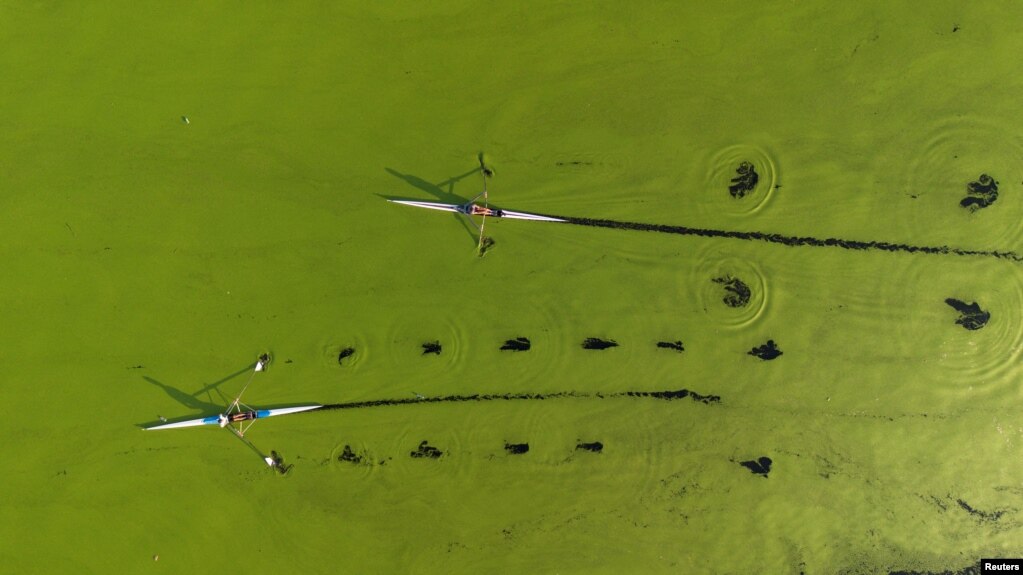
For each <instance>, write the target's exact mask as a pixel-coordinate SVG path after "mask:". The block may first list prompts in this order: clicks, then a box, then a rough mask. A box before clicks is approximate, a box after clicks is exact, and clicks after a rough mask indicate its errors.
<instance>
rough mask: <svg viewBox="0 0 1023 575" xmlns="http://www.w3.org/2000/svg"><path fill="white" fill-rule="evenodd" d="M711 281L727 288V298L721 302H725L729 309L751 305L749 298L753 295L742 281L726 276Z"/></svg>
mask: <svg viewBox="0 0 1023 575" xmlns="http://www.w3.org/2000/svg"><path fill="white" fill-rule="evenodd" d="M711 281H713V282H714V283H717V284H721V285H723V286H725V297H724V298H722V299H721V301H723V302H725V305H727V306H728V307H745V306H746V305H747V304H749V298H750V296H751V295H753V293H752V292H751V291H750V289H749V286H748V285H746V283H745V282H743V281H742V280H741V279H739V278H733V277H732V276H724V277H720V278H714V279H713V280H711Z"/></svg>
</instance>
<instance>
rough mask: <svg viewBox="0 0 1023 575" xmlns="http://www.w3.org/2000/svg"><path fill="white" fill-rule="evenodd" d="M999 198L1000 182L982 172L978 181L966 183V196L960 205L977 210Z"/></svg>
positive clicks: (972, 210)
mask: <svg viewBox="0 0 1023 575" xmlns="http://www.w3.org/2000/svg"><path fill="white" fill-rule="evenodd" d="M997 199H998V182H996V181H995V179H994V178H992V177H991V176H989V175H987V174H981V175H980V177H979V178H977V181H975V182H970V183H968V184H966V197H965V198H963V199H962V200H961V201H960V202H959V205H960V206H962V207H964V208H966V209H968V210H970V211H971V212H975V211H977V210H979V209H981V208H986V207H988V206H990V205H991V204H993V203H995V200H997Z"/></svg>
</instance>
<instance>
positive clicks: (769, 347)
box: [746, 339, 782, 361]
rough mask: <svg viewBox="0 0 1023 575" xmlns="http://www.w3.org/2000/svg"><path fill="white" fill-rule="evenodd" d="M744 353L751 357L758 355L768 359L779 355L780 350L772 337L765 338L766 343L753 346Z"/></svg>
mask: <svg viewBox="0 0 1023 575" xmlns="http://www.w3.org/2000/svg"><path fill="white" fill-rule="evenodd" d="M746 353H748V354H749V355H752V356H753V357H759V358H760V359H762V360H764V361H770V360H772V359H774V358H776V357H778V356H779V355H781V354H782V351H781V350H780V349H778V346H777V345H776V344H775V343H774V340H773V339H769V340H767V343H765V344H764V345H762V346H760V347H754V348H753V349H751V350H749V351H748V352H746Z"/></svg>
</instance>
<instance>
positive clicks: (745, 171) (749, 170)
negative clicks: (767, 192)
mask: <svg viewBox="0 0 1023 575" xmlns="http://www.w3.org/2000/svg"><path fill="white" fill-rule="evenodd" d="M759 181H760V174H757V170H756V169H755V168H754V167H753V164H751V163H750V162H742V163H741V164H739V167H738V168H736V169H735V177H734V178H732V183H731V185H729V186H728V192H729V193H731V194H732V197H733V198H735V199H741V198H744V197H745V196H746V194H748V193H750V192H752V191H753V189H754V188H756V187H757V182H759Z"/></svg>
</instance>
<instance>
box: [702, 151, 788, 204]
mask: <svg viewBox="0 0 1023 575" xmlns="http://www.w3.org/2000/svg"><path fill="white" fill-rule="evenodd" d="M777 182H778V170H777V163H776V162H775V161H774V159H772V158H771V155H770V154H768V153H767V151H765V150H764V149H763V148H760V147H759V146H755V145H752V144H736V145H732V146H728V147H726V148H724V149H722V150H720V151H718V152H717V153H716V154H714V155H713V156H712V157H711V160H710V163H709V165H708V166H707V172H706V175H705V177H704V189H703V190H702V192H703V194H702V197H701V199H700V202H699V205H700V206H701V209H702V210H704V211H707V212H712V213H714V214H718V213H720V214H729V215H735V216H746V215H750V214H755V213H757V212H759V211H760V210H762V209H763V208H764V206H766V205H767V203H768V202H769V201H770V200H771V197H772V196H773V195H774V189H775V186H776V185H777Z"/></svg>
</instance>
